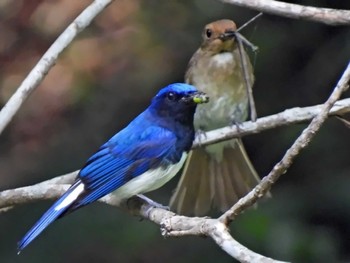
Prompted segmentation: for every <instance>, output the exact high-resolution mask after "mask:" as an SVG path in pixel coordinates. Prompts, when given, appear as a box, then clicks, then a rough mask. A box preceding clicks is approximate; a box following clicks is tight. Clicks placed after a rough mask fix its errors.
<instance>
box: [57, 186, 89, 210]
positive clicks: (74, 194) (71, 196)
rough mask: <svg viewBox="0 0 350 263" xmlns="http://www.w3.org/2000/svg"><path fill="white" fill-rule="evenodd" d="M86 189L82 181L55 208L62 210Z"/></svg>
mask: <svg viewBox="0 0 350 263" xmlns="http://www.w3.org/2000/svg"><path fill="white" fill-rule="evenodd" d="M83 191H84V184H83V183H80V184H79V185H78V186H77V188H75V189H74V190H73V191H72V192H71V193H70V194H69V195H67V197H66V198H65V199H64V200H63V201H62V203H60V204H59V205H58V206H56V207H55V210H56V211H58V210H61V209H62V208H65V207H67V206H69V205H70V204H72V203H73V202H74V201H75V200H76V199H77V197H78V196H79V195H80V194H81V193H82V192H83Z"/></svg>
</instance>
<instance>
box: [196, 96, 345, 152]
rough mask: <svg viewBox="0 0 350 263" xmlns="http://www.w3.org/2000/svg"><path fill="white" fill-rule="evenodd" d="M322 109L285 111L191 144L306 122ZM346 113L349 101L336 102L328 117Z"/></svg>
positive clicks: (221, 131)
mask: <svg viewBox="0 0 350 263" xmlns="http://www.w3.org/2000/svg"><path fill="white" fill-rule="evenodd" d="M322 107H323V104H319V105H315V106H310V107H303V108H299V107H297V108H292V109H287V110H285V111H283V112H280V113H277V114H274V115H270V116H266V117H262V118H259V119H257V120H256V121H255V122H252V121H247V122H244V123H242V124H240V125H239V128H237V127H236V125H233V126H227V127H224V128H220V129H216V130H212V131H209V132H206V133H204V134H200V135H198V137H197V138H196V140H195V142H194V144H193V148H196V147H199V146H204V145H209V144H213V143H216V142H221V141H225V140H229V139H232V138H237V137H243V136H246V135H250V134H256V133H259V132H262V131H265V130H269V129H273V128H277V127H282V126H287V125H290V124H295V123H300V122H306V121H309V120H311V119H312V118H314V117H315V116H316V115H318V114H320V112H321V110H322ZM347 112H350V99H343V100H339V101H337V102H336V103H335V104H334V106H333V107H332V109H331V111H330V112H329V115H333V116H334V115H342V114H345V113H347Z"/></svg>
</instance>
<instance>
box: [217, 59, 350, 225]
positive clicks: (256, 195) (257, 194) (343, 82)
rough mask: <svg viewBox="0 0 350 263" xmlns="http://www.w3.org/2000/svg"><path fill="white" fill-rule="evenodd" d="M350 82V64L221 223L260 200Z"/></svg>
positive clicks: (305, 144) (306, 141) (227, 221)
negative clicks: (313, 114) (298, 132)
mask: <svg viewBox="0 0 350 263" xmlns="http://www.w3.org/2000/svg"><path fill="white" fill-rule="evenodd" d="M349 80H350V62H349V64H348V66H347V68H346V69H345V71H344V73H343V75H342V76H341V78H340V80H339V81H338V83H337V85H336V87H335V88H334V90H333V92H332V94H331V95H330V97H329V98H328V100H327V101H326V102H325V103H324V105H322V107H321V110H320V112H319V113H318V114H317V116H316V117H315V118H314V119H313V120H312V121H311V123H310V125H309V126H308V127H307V128H306V129H305V130H303V132H302V133H301V135H300V136H299V137H298V138H297V139H296V140H295V142H294V143H293V145H292V146H291V147H290V148H289V149H288V151H287V152H286V153H285V155H284V156H283V158H282V160H281V161H279V162H278V163H277V164H276V165H275V166H274V167H273V169H272V170H271V172H270V173H269V174H268V175H267V176H265V177H264V178H263V179H262V180H261V182H260V183H259V184H258V185H257V186H256V187H255V188H254V189H253V190H252V191H250V192H249V193H248V194H247V195H246V196H244V197H243V198H241V199H240V200H239V201H238V202H237V203H236V204H234V205H233V206H232V207H231V208H230V209H229V210H228V211H227V212H225V213H224V214H223V215H222V216H221V217H220V218H219V219H220V221H221V222H223V223H225V224H228V223H229V222H230V221H232V220H233V219H234V218H235V217H236V216H237V215H239V214H240V213H241V212H242V211H243V210H245V209H246V208H247V207H249V206H251V205H253V204H254V203H255V202H256V201H257V200H258V199H260V198H262V197H263V196H264V195H265V194H266V193H267V192H268V191H269V190H270V188H271V186H272V185H273V184H274V183H275V182H276V181H277V180H278V178H279V177H280V176H281V175H282V174H284V173H285V172H286V171H287V169H288V168H289V167H290V166H291V165H292V163H293V160H294V159H295V157H296V156H297V155H298V154H299V152H300V151H301V150H302V149H304V148H305V147H306V146H307V145H308V144H309V143H310V141H311V140H312V138H313V137H314V136H315V134H316V133H317V131H318V130H319V129H320V128H321V126H322V124H323V123H324V122H325V120H326V119H327V117H328V113H329V111H330V109H331V108H332V107H333V105H334V104H335V102H336V101H337V100H338V99H339V98H340V96H341V94H342V93H343V92H344V91H345V90H346V89H348V87H349Z"/></svg>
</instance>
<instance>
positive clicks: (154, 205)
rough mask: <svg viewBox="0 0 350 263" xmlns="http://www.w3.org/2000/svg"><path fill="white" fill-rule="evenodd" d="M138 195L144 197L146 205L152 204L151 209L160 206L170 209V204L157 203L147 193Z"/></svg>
mask: <svg viewBox="0 0 350 263" xmlns="http://www.w3.org/2000/svg"><path fill="white" fill-rule="evenodd" d="M137 197H138V198H140V199H142V200H143V201H144V202H145V203H146V205H149V206H150V207H149V209H151V208H160V209H164V210H167V211H169V210H170V207H169V206H166V205H162V204H160V203H157V202H156V201H153V200H152V199H150V198H148V197H147V196H145V195H137Z"/></svg>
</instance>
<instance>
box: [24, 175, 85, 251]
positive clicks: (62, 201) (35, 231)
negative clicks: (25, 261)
mask: <svg viewBox="0 0 350 263" xmlns="http://www.w3.org/2000/svg"><path fill="white" fill-rule="evenodd" d="M83 191H84V185H83V183H81V181H77V182H76V183H74V184H73V185H72V186H71V187H70V188H69V189H68V190H67V192H65V193H64V194H63V195H62V196H61V197H60V198H59V199H58V200H57V201H56V202H55V203H54V204H53V205H52V206H51V207H50V209H49V210H47V211H46V213H45V214H44V215H43V216H42V217H41V218H40V219H39V220H38V222H36V223H35V225H34V226H33V227H32V228H31V229H30V230H29V231H28V232H27V234H26V235H25V236H24V237H23V238H22V240H21V241H20V242H19V243H18V254H19V253H20V252H21V251H22V250H23V249H24V248H25V247H26V246H28V245H29V244H30V243H31V242H32V241H33V240H34V239H35V238H36V237H37V236H38V235H39V234H40V233H41V232H42V231H44V230H45V228H46V227H48V226H49V225H50V224H51V223H52V222H53V221H55V220H56V219H57V218H59V217H60V216H62V215H63V214H64V213H65V212H67V210H68V209H69V208H70V206H71V205H72V204H73V203H74V201H75V200H76V199H77V198H78V196H79V195H80V194H81V193H82V192H83Z"/></svg>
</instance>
